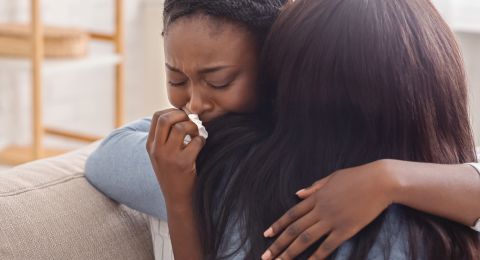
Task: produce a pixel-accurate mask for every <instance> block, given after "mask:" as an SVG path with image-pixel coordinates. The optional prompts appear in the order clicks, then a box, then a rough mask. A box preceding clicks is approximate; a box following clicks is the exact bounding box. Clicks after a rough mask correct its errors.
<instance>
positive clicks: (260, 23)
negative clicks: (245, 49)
mask: <svg viewBox="0 0 480 260" xmlns="http://www.w3.org/2000/svg"><path fill="white" fill-rule="evenodd" d="M286 2H287V0H165V8H164V12H163V25H164V32H166V31H167V30H168V26H169V25H171V24H172V23H173V22H175V21H176V20H177V19H179V18H182V17H188V16H191V15H194V14H203V15H207V16H210V17H215V18H219V19H222V20H229V21H232V22H236V23H238V24H239V25H240V26H244V27H246V28H247V29H248V30H249V31H250V32H252V33H253V34H254V35H255V36H256V37H257V38H258V40H259V41H260V43H262V42H263V40H264V38H265V36H266V35H267V33H268V31H269V30H270V27H271V26H272V24H273V22H274V21H275V19H276V17H277V16H278V14H279V12H280V9H281V8H282V7H283V5H284V4H285V3H286Z"/></svg>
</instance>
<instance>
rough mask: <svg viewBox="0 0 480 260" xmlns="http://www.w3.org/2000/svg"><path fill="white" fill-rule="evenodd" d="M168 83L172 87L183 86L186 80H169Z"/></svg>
mask: <svg viewBox="0 0 480 260" xmlns="http://www.w3.org/2000/svg"><path fill="white" fill-rule="evenodd" d="M168 85H170V86H172V87H181V86H183V85H185V82H180V83H173V82H170V81H169V82H168Z"/></svg>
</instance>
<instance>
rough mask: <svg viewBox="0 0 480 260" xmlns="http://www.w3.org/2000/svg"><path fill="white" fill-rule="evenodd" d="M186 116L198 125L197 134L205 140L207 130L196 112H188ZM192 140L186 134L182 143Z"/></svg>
mask: <svg viewBox="0 0 480 260" xmlns="http://www.w3.org/2000/svg"><path fill="white" fill-rule="evenodd" d="M188 118H189V119H190V121H192V122H193V123H194V124H195V125H197V127H198V134H199V135H200V136H201V137H203V138H204V139H205V140H206V139H207V138H208V132H207V129H206V128H205V126H203V123H202V121H200V118H199V117H198V115H197V114H189V115H188ZM191 141H192V137H191V136H190V135H186V136H185V139H183V143H184V144H185V145H187V144H189V143H190V142H191Z"/></svg>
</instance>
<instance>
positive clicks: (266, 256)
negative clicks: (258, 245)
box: [262, 250, 272, 260]
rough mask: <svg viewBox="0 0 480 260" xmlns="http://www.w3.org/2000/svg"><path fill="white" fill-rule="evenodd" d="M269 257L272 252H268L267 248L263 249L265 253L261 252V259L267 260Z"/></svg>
mask: <svg viewBox="0 0 480 260" xmlns="http://www.w3.org/2000/svg"><path fill="white" fill-rule="evenodd" d="M270 257H272V252H270V250H267V251H265V253H263V255H262V260H268V259H270Z"/></svg>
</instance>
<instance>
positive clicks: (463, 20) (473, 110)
mask: <svg viewBox="0 0 480 260" xmlns="http://www.w3.org/2000/svg"><path fill="white" fill-rule="evenodd" d="M433 3H434V4H436V5H437V8H438V9H439V11H440V12H441V13H442V15H443V16H444V18H445V19H446V20H447V22H448V23H449V24H450V26H451V27H452V29H453V30H454V31H455V33H456V36H457V39H458V42H459V44H460V48H461V49H462V53H463V57H464V60H465V65H466V69H467V77H468V84H469V88H470V89H469V90H470V114H471V119H472V126H473V129H474V132H475V140H476V142H477V145H480V16H479V14H480V1H478V0H433Z"/></svg>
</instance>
